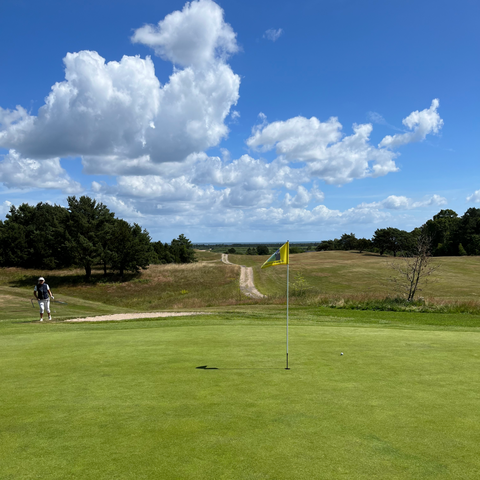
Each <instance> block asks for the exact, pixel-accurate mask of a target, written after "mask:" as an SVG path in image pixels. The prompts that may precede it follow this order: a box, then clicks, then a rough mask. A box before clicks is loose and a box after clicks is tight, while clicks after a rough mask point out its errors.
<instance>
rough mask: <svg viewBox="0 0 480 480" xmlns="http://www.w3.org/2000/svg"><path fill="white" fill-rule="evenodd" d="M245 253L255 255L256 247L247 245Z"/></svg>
mask: <svg viewBox="0 0 480 480" xmlns="http://www.w3.org/2000/svg"><path fill="white" fill-rule="evenodd" d="M247 255H257V249H256V248H255V247H248V248H247Z"/></svg>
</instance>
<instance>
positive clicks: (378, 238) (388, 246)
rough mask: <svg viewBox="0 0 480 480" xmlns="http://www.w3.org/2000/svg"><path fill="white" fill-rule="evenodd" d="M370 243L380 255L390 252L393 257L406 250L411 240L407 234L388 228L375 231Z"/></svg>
mask: <svg viewBox="0 0 480 480" xmlns="http://www.w3.org/2000/svg"><path fill="white" fill-rule="evenodd" d="M372 242H373V245H374V246H375V247H376V248H378V250H379V251H380V255H383V254H384V253H385V252H387V251H390V252H392V253H393V256H394V257H395V256H396V255H397V253H398V252H400V251H402V250H407V249H408V247H409V244H410V242H411V239H410V238H409V233H408V232H406V231H404V230H399V229H398V228H392V227H389V228H379V229H377V230H375V233H374V235H373V238H372Z"/></svg>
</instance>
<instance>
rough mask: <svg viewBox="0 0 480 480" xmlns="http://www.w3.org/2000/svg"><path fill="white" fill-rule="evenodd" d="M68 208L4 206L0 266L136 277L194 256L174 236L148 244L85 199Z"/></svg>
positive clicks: (134, 228)
mask: <svg viewBox="0 0 480 480" xmlns="http://www.w3.org/2000/svg"><path fill="white" fill-rule="evenodd" d="M67 202H68V207H67V208H64V207H61V206H59V205H49V204H47V203H38V204H37V205H36V206H30V205H28V204H26V203H24V204H22V205H20V206H19V207H18V208H17V207H15V206H13V205H12V206H11V207H10V211H9V213H8V214H7V216H6V220H5V221H4V222H2V221H0V266H2V267H22V268H36V269H47V270H52V269H56V268H66V267H72V266H81V267H83V268H84V269H85V274H86V277H87V279H89V278H90V276H91V273H92V268H93V267H94V266H99V265H100V266H101V267H102V268H103V271H104V274H107V271H108V270H110V271H114V272H118V273H119V274H120V275H122V276H123V274H124V272H125V271H131V272H136V271H138V270H139V269H140V268H146V267H147V266H148V265H149V264H151V263H154V264H155V263H190V262H194V261H195V253H194V250H193V248H192V244H191V242H190V240H188V239H187V238H185V236H184V235H180V236H179V237H178V238H177V239H174V240H172V243H171V244H170V245H168V244H167V243H163V244H162V242H152V241H151V238H150V235H149V233H148V232H147V230H145V229H143V230H142V228H141V227H140V226H139V225H138V224H136V223H134V224H133V225H131V224H129V223H128V222H126V221H125V220H122V219H119V218H116V217H115V213H114V212H111V211H110V210H109V209H108V208H107V207H106V206H105V205H103V204H102V203H97V202H96V200H93V199H91V198H89V197H87V196H82V197H80V198H79V199H77V198H76V197H68V199H67Z"/></svg>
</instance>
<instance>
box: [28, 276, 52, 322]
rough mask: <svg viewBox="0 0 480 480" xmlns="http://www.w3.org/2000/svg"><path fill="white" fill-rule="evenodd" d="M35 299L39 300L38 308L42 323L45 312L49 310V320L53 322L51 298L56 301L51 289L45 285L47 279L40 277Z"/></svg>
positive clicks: (35, 290) (34, 292) (36, 286)
mask: <svg viewBox="0 0 480 480" xmlns="http://www.w3.org/2000/svg"><path fill="white" fill-rule="evenodd" d="M33 294H34V295H35V298H36V299H37V300H38V306H39V307H40V321H41V322H43V312H44V311H45V310H47V313H48V319H49V320H51V319H52V316H51V315H50V297H51V298H52V300H53V299H54V297H53V295H52V292H51V291H50V287H49V286H48V285H47V284H46V283H45V279H44V278H43V277H40V278H39V279H38V283H37V285H35V289H34V290H33Z"/></svg>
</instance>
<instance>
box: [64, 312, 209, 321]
mask: <svg viewBox="0 0 480 480" xmlns="http://www.w3.org/2000/svg"><path fill="white" fill-rule="evenodd" d="M190 315H209V314H208V313H205V312H151V313H119V314H117V315H99V316H98V317H85V318H72V319H71V320H64V321H65V322H111V321H117V320H133V319H137V318H160V317H186V316H190Z"/></svg>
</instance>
